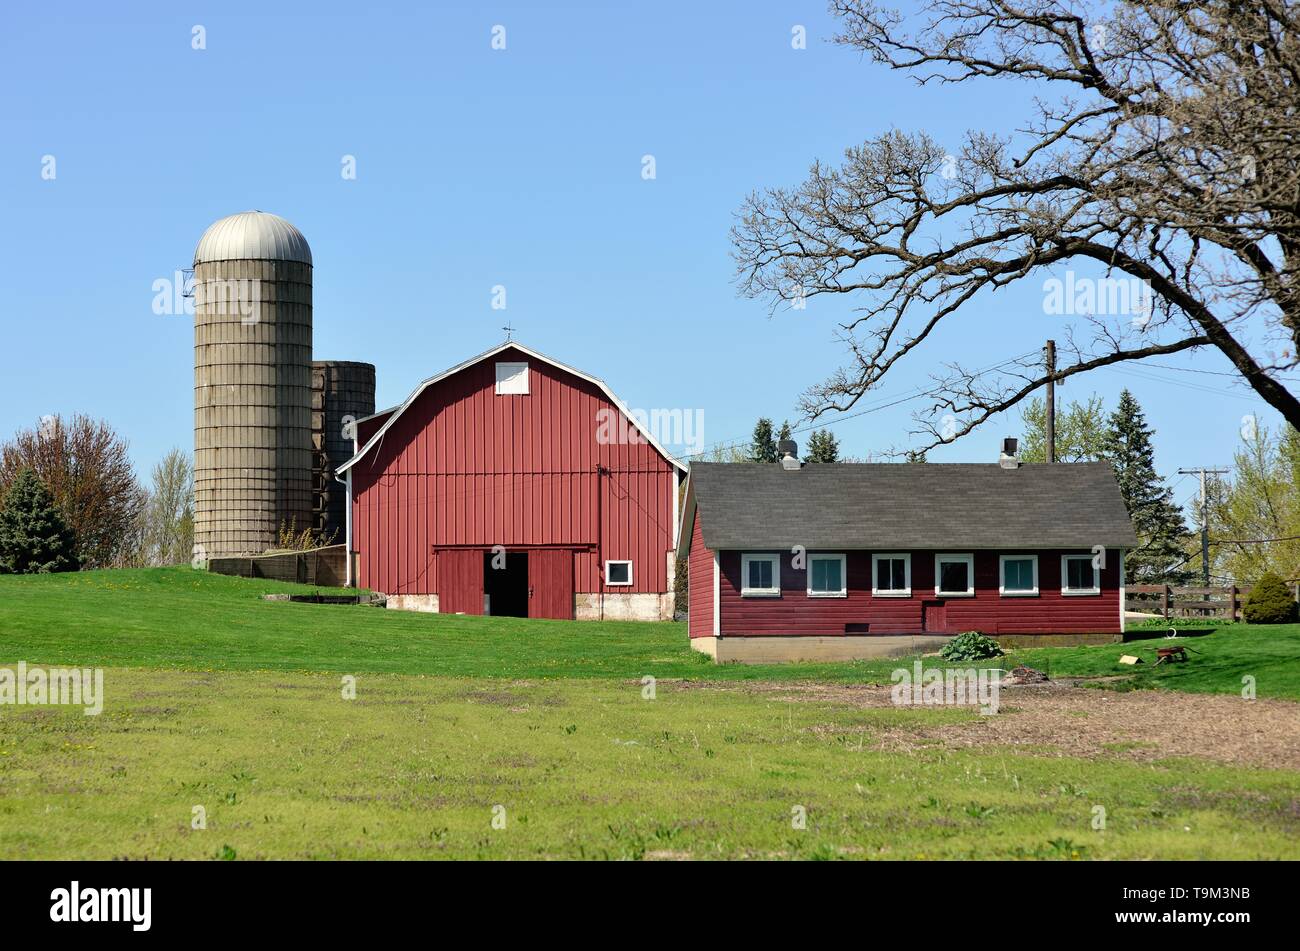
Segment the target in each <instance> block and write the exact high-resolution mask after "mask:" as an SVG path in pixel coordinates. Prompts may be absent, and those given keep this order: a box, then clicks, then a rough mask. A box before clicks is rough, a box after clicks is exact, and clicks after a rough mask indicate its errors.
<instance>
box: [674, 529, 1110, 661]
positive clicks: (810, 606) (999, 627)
mask: <svg viewBox="0 0 1300 951" xmlns="http://www.w3.org/2000/svg"><path fill="white" fill-rule="evenodd" d="M699 521H700V519H699V518H697V519H696V523H697V526H698V523H699ZM695 544H702V538H699V537H697V538H696V540H695V541H694V542H693V543H692V545H695ZM843 554H845V556H846V562H847V564H846V577H847V586H846V587H847V590H848V595H847V597H843V598H810V597H808V594H807V574H806V572H805V571H804V570H800V569H795V568H794V567H793V566H792V559H791V557H790V553H789V552H783V553H781V559H780V563H781V596H780V597H779V598H745V597H742V596H741V594H740V586H741V578H740V563H741V553H740V552H736V551H724V552H722V553H721V555H720V568H721V577H720V583H719V588H720V604H721V631H722V634H723V635H724V636H744V635H762V634H793V635H803V634H820V635H833V634H844V633H846V625H862V624H866V625H869V627H868V629H867V631H866V633H868V634H917V633H920V632H921V631H922V602H925V601H936V600H938V601H942V602H943V603H944V609H945V610H944V613H945V615H946V621H947V626H948V630H949V631H950V632H954V633H956V632H960V631H983V632H984V633H986V634H1076V633H1078V634H1106V633H1118V632H1119V631H1120V629H1121V628H1120V615H1119V561H1120V558H1119V552H1118V551H1117V550H1113V549H1112V550H1110V551H1108V552H1107V553H1106V554H1107V557H1106V564H1105V566H1104V567H1103V569H1102V571H1101V593H1100V594H1098V595H1063V594H1062V593H1061V556H1062V555H1064V554H1084V555H1091V552H1090V551H1087V550H1083V551H1077V552H1076V551H1068V552H1067V551H1062V550H1051V551H1034V550H1033V549H1025V550H1023V551H1020V552H1006V554H1036V555H1038V576H1039V577H1038V590H1039V594H1038V595H1037V596H1036V597H1005V596H1003V595H1001V594H999V593H998V588H999V582H998V572H999V561H998V557H999V555H1000V554H1003V553H1002V552H996V551H978V552H975V553H974V555H975V594H974V596H973V597H966V598H959V597H938V596H936V595H935V593H934V555H935V553H934V552H933V551H913V552H912V553H911V556H912V596H911V597H910V598H887V597H873V596H872V594H871V552H869V551H850V552H844V553H843ZM694 557H695V553H694V548H692V552H691V559H692V561H691V568H692V582H694V567H695V561H694ZM711 582H712V579H711V578H710V583H711ZM692 610H694V601H693V600H692ZM692 633H693V632H692Z"/></svg>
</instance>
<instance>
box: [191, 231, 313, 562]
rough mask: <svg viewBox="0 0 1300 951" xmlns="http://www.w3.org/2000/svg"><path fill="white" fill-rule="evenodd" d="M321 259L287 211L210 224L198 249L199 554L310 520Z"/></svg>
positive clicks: (259, 539) (262, 545)
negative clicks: (315, 309)
mask: <svg viewBox="0 0 1300 951" xmlns="http://www.w3.org/2000/svg"><path fill="white" fill-rule="evenodd" d="M311 284H312V257H311V248H310V246H309V245H308V244H307V239H306V238H304V237H303V235H302V232H301V231H299V230H298V229H297V228H295V227H294V226H293V225H292V224H290V223H289V222H288V221H286V220H285V219H283V218H281V217H280V216H279V215H272V214H269V213H267V212H263V211H245V212H240V213H239V214H235V215H230V216H229V217H227V218H222V219H221V220H219V221H217V222H215V223H214V224H212V226H211V227H209V228H208V229H207V231H205V232H204V234H203V237H202V238H201V239H200V240H199V243H198V247H197V248H196V249H195V251H194V291H195V293H194V482H195V484H194V494H195V525H194V529H195V532H194V534H195V552H196V555H197V556H199V557H203V558H210V557H218V556H222V555H238V554H249V553H256V552H261V551H265V550H266V549H267V548H271V547H274V546H275V544H276V542H277V539H278V534H279V530H280V528H281V526H285V525H290V524H292V525H293V526H294V527H295V528H296V530H297V531H299V532H301V531H302V530H304V529H306V528H308V527H309V526H310V523H311V505H312V495H311V475H312V473H311V465H312V460H311V345H312V314H311V309H312V288H311Z"/></svg>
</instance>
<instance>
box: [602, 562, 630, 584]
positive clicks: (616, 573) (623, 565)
mask: <svg viewBox="0 0 1300 951" xmlns="http://www.w3.org/2000/svg"><path fill="white" fill-rule="evenodd" d="M631 583H632V562H630V561H607V562H605V584H611V585H613V584H631Z"/></svg>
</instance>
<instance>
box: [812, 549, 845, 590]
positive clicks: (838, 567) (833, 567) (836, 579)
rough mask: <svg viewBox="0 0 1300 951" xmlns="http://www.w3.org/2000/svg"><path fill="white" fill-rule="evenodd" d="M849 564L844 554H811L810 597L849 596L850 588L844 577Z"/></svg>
mask: <svg viewBox="0 0 1300 951" xmlns="http://www.w3.org/2000/svg"><path fill="white" fill-rule="evenodd" d="M847 565H848V560H847V559H846V558H845V557H844V556H843V555H809V556H808V597H810V598H847V597H848V596H849V590H848V583H847V581H846V580H845V577H844V574H845V571H844V570H845V568H846V567H847Z"/></svg>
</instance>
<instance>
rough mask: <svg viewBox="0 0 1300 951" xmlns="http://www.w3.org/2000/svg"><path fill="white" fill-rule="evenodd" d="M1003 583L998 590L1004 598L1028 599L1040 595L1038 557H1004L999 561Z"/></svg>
mask: <svg viewBox="0 0 1300 951" xmlns="http://www.w3.org/2000/svg"><path fill="white" fill-rule="evenodd" d="M998 563H999V567H1000V569H1001V571H1002V582H1001V585H1000V587H999V588H998V591H999V593H1001V594H1002V596H1003V597H1009V598H1027V597H1032V596H1034V595H1036V594H1038V556H1037V555H1002V556H1001V557H1000V558H999V559H998Z"/></svg>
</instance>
